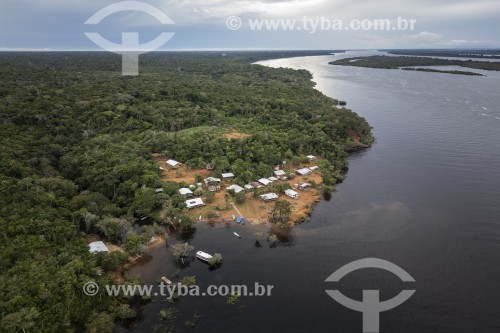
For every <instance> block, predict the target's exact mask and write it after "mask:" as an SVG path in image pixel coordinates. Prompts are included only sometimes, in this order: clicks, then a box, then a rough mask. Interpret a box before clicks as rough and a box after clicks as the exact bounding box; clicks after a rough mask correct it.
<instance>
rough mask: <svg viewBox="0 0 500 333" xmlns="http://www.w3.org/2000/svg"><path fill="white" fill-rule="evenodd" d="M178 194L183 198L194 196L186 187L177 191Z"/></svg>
mask: <svg viewBox="0 0 500 333" xmlns="http://www.w3.org/2000/svg"><path fill="white" fill-rule="evenodd" d="M179 193H180V194H181V195H183V196H185V197H192V196H193V194H194V193H193V191H191V190H190V189H188V188H187V187H183V188H181V189H179Z"/></svg>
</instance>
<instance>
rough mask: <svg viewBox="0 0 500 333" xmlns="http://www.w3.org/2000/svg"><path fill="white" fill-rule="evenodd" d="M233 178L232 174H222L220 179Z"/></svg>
mask: <svg viewBox="0 0 500 333" xmlns="http://www.w3.org/2000/svg"><path fill="white" fill-rule="evenodd" d="M233 178H234V173H231V172H227V173H223V174H222V179H224V180H231V179H233Z"/></svg>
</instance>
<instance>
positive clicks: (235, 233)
mask: <svg viewBox="0 0 500 333" xmlns="http://www.w3.org/2000/svg"><path fill="white" fill-rule="evenodd" d="M233 234H234V235H235V236H236V237H238V238H241V236H240V235H239V234H238V233H237V232H233Z"/></svg>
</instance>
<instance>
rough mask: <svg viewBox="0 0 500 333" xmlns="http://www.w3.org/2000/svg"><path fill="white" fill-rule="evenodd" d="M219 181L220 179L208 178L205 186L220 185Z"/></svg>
mask: <svg viewBox="0 0 500 333" xmlns="http://www.w3.org/2000/svg"><path fill="white" fill-rule="evenodd" d="M220 182H221V179H220V178H215V177H208V178H206V179H205V184H207V185H208V184H213V183H220Z"/></svg>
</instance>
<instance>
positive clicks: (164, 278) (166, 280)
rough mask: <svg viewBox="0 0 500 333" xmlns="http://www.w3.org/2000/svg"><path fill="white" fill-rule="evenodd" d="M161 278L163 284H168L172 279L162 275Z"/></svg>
mask: <svg viewBox="0 0 500 333" xmlns="http://www.w3.org/2000/svg"><path fill="white" fill-rule="evenodd" d="M161 280H162V281H163V284H166V285H168V286H169V285H171V284H172V281H170V280H169V279H168V278H167V277H166V276H162V277H161Z"/></svg>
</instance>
